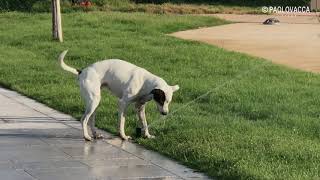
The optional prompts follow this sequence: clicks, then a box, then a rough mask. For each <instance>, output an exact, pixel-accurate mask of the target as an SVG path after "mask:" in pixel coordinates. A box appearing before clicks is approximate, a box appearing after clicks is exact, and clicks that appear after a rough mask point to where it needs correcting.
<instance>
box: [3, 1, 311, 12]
mask: <svg viewBox="0 0 320 180" xmlns="http://www.w3.org/2000/svg"><path fill="white" fill-rule="evenodd" d="M50 1H51V0H0V11H29V12H31V11H35V12H46V11H50ZM61 1H62V5H63V6H68V7H70V6H71V0H61ZM75 1H81V0H75ZM91 1H92V2H94V3H95V4H96V5H98V6H102V5H103V4H107V3H108V2H109V1H111V0H91ZM118 1H123V0H118ZM132 2H136V3H154V4H162V3H178V4H179V3H184V4H224V5H239V6H306V5H309V4H310V0H132Z"/></svg>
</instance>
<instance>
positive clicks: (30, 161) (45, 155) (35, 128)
mask: <svg viewBox="0 0 320 180" xmlns="http://www.w3.org/2000/svg"><path fill="white" fill-rule="evenodd" d="M101 133H103V134H104V136H105V139H104V140H99V141H96V142H85V141H84V140H83V139H82V133H81V125H80V123H79V122H78V121H75V120H74V119H73V118H72V117H71V116H69V115H66V114H62V113H60V112H57V111H55V110H53V109H51V108H48V107H46V106H44V105H43V104H40V103H38V102H35V101H34V100H32V99H29V98H26V97H24V96H22V95H20V94H18V93H16V92H14V91H10V90H6V89H3V88H0V179H5V180H20V179H21V180H34V179H39V180H59V179H61V180H73V179H75V180H82V179H85V180H91V179H92V180H94V179H103V180H116V179H143V180H148V179H154V180H162V179H166V180H169V179H170V180H171V179H172V180H175V179H208V178H207V177H206V176H204V175H203V174H200V173H196V172H194V171H193V170H192V169H189V168H186V167H185V166H182V165H180V164H178V163H176V162H174V161H172V160H170V159H168V158H166V157H164V156H162V155H160V154H158V153H155V152H152V151H149V150H146V149H144V148H143V147H141V146H139V145H136V144H134V143H131V142H125V141H122V140H121V139H119V138H118V137H114V136H112V135H110V134H108V133H106V132H102V131H101Z"/></svg>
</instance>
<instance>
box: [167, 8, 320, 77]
mask: <svg viewBox="0 0 320 180" xmlns="http://www.w3.org/2000/svg"><path fill="white" fill-rule="evenodd" d="M215 16H218V17H221V18H225V19H227V20H231V21H236V22H241V23H235V24H229V25H223V26H216V27H209V28H200V29H195V30H187V31H181V32H176V33H173V34H171V35H172V36H175V37H179V38H182V39H189V40H196V41H202V42H206V43H209V44H213V45H217V46H219V47H222V48H225V49H228V50H232V51H238V52H243V53H247V54H251V55H254V56H258V57H263V58H266V59H269V60H271V61H273V62H274V63H278V64H284V65H287V66H290V67H293V68H297V69H302V70H307V71H312V72H320V51H319V50H320V23H319V22H318V20H317V19H316V17H315V16H296V17H294V16H290V17H288V16H277V18H279V19H280V21H281V22H282V23H280V24H279V25H273V26H270V25H263V24H262V23H261V22H263V21H264V20H265V19H267V18H269V17H274V16H267V15H225V14H220V15H215Z"/></svg>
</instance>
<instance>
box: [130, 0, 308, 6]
mask: <svg viewBox="0 0 320 180" xmlns="http://www.w3.org/2000/svg"><path fill="white" fill-rule="evenodd" d="M310 1H311V0H135V2H137V3H155V4H162V3H184V4H222V5H239V6H309V5H310Z"/></svg>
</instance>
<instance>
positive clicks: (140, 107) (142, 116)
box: [136, 103, 155, 138]
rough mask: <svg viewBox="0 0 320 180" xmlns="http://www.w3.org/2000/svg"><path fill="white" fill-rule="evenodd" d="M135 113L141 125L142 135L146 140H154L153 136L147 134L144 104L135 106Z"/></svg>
mask: <svg viewBox="0 0 320 180" xmlns="http://www.w3.org/2000/svg"><path fill="white" fill-rule="evenodd" d="M136 111H137V114H138V118H139V120H140V121H141V123H142V126H143V135H144V137H146V138H155V136H152V135H150V134H149V129H148V124H147V119H146V104H145V103H143V104H141V103H137V104H136Z"/></svg>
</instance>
